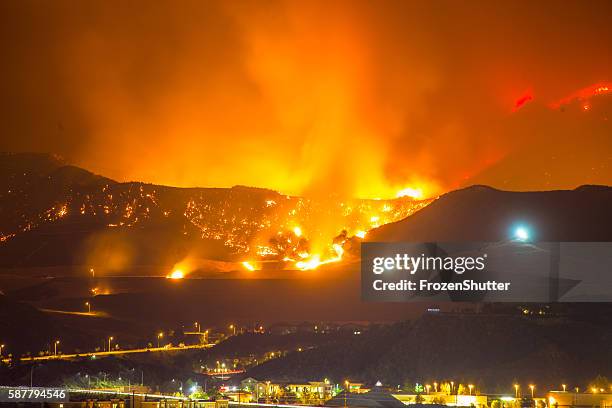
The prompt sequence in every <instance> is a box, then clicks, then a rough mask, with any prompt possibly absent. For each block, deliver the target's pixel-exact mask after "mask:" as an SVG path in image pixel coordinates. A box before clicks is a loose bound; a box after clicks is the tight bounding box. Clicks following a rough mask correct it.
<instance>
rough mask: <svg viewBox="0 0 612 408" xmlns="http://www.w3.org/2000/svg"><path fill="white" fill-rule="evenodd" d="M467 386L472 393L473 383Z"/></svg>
mask: <svg viewBox="0 0 612 408" xmlns="http://www.w3.org/2000/svg"><path fill="white" fill-rule="evenodd" d="M468 388H469V389H470V395H472V389H473V388H474V385H473V384H469V385H468Z"/></svg>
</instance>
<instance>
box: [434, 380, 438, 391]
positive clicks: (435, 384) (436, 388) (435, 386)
mask: <svg viewBox="0 0 612 408" xmlns="http://www.w3.org/2000/svg"><path fill="white" fill-rule="evenodd" d="M434 392H438V383H437V382H435V381H434Z"/></svg>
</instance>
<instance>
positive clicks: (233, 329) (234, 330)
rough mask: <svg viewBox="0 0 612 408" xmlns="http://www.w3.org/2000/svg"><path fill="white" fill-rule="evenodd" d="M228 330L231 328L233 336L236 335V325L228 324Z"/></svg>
mask: <svg viewBox="0 0 612 408" xmlns="http://www.w3.org/2000/svg"><path fill="white" fill-rule="evenodd" d="M229 328H230V330H232V332H233V333H234V336H235V335H236V326H234V325H233V324H230V326H229Z"/></svg>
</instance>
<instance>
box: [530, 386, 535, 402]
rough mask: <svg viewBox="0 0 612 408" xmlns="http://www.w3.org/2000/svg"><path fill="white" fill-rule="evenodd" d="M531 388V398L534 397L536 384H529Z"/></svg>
mask: <svg viewBox="0 0 612 408" xmlns="http://www.w3.org/2000/svg"><path fill="white" fill-rule="evenodd" d="M529 389H530V390H531V399H533V390H534V389H535V385H533V384H529Z"/></svg>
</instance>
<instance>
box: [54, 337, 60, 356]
mask: <svg viewBox="0 0 612 408" xmlns="http://www.w3.org/2000/svg"><path fill="white" fill-rule="evenodd" d="M59 343H60V341H59V340H55V343H53V355H55V356H57V345H58V344H59Z"/></svg>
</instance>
